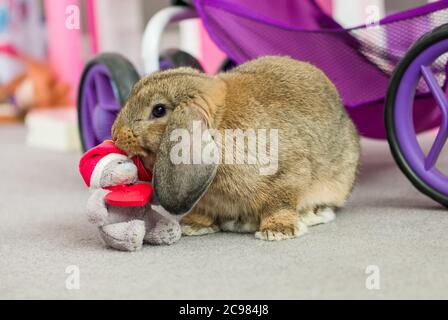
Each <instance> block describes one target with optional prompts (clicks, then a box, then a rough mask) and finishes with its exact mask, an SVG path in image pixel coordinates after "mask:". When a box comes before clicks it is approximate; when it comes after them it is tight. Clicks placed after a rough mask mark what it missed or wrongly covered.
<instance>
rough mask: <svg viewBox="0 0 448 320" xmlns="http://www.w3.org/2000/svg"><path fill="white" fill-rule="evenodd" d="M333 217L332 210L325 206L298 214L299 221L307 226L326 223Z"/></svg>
mask: <svg viewBox="0 0 448 320" xmlns="http://www.w3.org/2000/svg"><path fill="white" fill-rule="evenodd" d="M335 217H336V216H335V214H334V211H333V209H332V208H330V207H325V206H318V207H317V208H315V209H308V210H303V211H302V212H300V220H301V221H302V222H303V223H305V224H306V225H307V226H315V225H317V224H322V223H328V222H330V221H332V220H334V218H335Z"/></svg>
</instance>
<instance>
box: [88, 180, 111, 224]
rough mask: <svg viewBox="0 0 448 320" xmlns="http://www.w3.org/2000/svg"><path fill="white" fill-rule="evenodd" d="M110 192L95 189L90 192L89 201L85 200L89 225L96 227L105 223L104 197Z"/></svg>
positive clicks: (106, 213)
mask: <svg viewBox="0 0 448 320" xmlns="http://www.w3.org/2000/svg"><path fill="white" fill-rule="evenodd" d="M109 192H110V191H108V190H104V189H97V190H95V191H93V192H92V194H91V195H90V198H89V200H87V219H88V220H89V222H90V223H93V224H94V225H97V226H103V225H105V224H106V222H107V216H108V212H107V207H106V202H105V201H104V197H105V196H106V194H108V193H109Z"/></svg>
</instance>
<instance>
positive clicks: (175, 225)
mask: <svg viewBox="0 0 448 320" xmlns="http://www.w3.org/2000/svg"><path fill="white" fill-rule="evenodd" d="M146 220H147V221H146V230H147V231H146V235H145V239H144V240H145V242H147V243H149V244H155V245H159V244H173V243H175V242H177V241H178V240H179V239H180V237H181V235H182V232H181V230H180V225H179V222H177V221H176V220H175V219H174V218H172V217H170V216H165V215H163V214H161V213H159V212H157V211H155V210H153V209H151V211H150V212H149V213H148V214H147V216H146Z"/></svg>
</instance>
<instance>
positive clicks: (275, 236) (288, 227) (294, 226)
mask: <svg viewBox="0 0 448 320" xmlns="http://www.w3.org/2000/svg"><path fill="white" fill-rule="evenodd" d="M306 231H307V226H306V224H304V223H303V222H301V221H299V219H298V215H297V213H296V212H295V211H293V210H280V211H278V212H276V213H275V214H272V215H269V216H268V217H265V218H263V219H262V220H261V223H260V230H259V231H257V232H256V233H255V238H257V239H260V240H267V241H279V240H287V239H293V238H297V237H300V236H301V235H303V234H304V233H306Z"/></svg>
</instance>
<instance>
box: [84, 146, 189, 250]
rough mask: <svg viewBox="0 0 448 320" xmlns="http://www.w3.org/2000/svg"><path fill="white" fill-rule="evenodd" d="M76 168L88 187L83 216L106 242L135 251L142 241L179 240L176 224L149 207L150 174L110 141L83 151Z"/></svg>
mask: <svg viewBox="0 0 448 320" xmlns="http://www.w3.org/2000/svg"><path fill="white" fill-rule="evenodd" d="M79 170H80V173H81V175H82V177H83V179H84V182H85V183H86V185H87V186H88V187H89V188H90V190H91V192H92V193H91V196H90V198H89V200H88V202H87V215H88V219H89V221H90V222H91V223H93V224H95V225H97V226H98V228H99V232H100V236H101V238H102V239H103V241H104V242H105V243H106V245H108V246H110V247H112V248H115V249H118V250H123V251H135V250H138V249H140V248H141V247H142V245H143V243H144V242H146V243H149V244H156V245H158V244H173V243H175V242H176V241H177V240H179V238H180V236H181V230H180V226H179V223H178V222H177V220H175V219H174V218H172V217H170V216H169V214H167V213H166V212H165V213H162V212H157V211H155V210H154V209H153V208H152V207H151V203H150V199H151V195H152V187H151V185H150V184H149V182H150V181H151V175H150V174H149V173H148V172H147V171H146V170H145V168H144V166H143V164H142V162H141V161H140V159H139V158H138V157H133V158H132V159H129V158H128V157H127V155H126V153H125V152H124V151H122V150H120V149H119V148H117V147H116V146H115V145H114V143H113V142H112V141H109V140H108V141H105V142H103V143H101V144H100V145H98V146H96V147H94V148H92V149H90V150H89V151H87V152H86V153H85V154H84V155H83V156H82V158H81V161H80V163H79Z"/></svg>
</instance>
